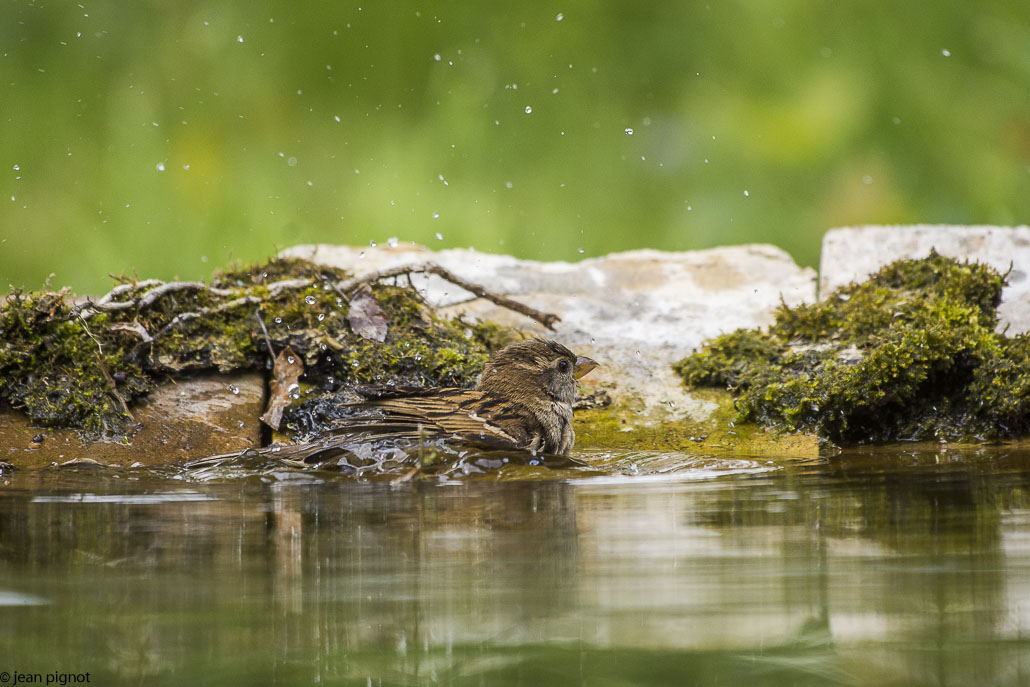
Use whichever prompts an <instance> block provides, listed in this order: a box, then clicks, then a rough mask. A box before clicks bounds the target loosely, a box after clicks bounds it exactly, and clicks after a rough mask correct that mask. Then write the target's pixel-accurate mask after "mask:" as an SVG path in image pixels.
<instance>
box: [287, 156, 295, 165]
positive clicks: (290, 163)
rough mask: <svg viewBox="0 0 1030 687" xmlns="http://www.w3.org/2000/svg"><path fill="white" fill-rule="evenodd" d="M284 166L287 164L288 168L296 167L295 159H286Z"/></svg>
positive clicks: (291, 157)
mask: <svg viewBox="0 0 1030 687" xmlns="http://www.w3.org/2000/svg"><path fill="white" fill-rule="evenodd" d="M286 164H288V165H289V166H290V167H296V166H297V158H295V157H293V156H292V155H291V156H290V157H288V158H286Z"/></svg>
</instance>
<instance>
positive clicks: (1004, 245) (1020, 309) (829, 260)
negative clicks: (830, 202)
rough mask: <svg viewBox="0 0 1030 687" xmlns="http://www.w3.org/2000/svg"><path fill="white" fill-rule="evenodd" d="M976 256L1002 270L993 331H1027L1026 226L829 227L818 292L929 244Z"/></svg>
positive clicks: (925, 250)
mask: <svg viewBox="0 0 1030 687" xmlns="http://www.w3.org/2000/svg"><path fill="white" fill-rule="evenodd" d="M931 248H933V249H936V251H937V252H938V253H940V254H941V255H947V256H948V257H952V258H956V259H959V260H976V261H978V262H981V263H985V264H987V265H990V266H991V267H993V268H994V269H996V270H998V271H999V272H1001V273H1002V274H1004V273H1005V272H1008V271H1009V268H1010V267H1011V268H1012V271H1011V272H1009V275H1008V286H1006V287H1005V289H1004V290H1003V291H1002V303H1001V306H1000V307H999V308H998V318H999V323H998V330H999V331H1001V330H1004V329H1005V327H1006V326H1007V327H1008V328H1009V329H1008V333H1009V334H1015V333H1016V332H1025V331H1030V279H1027V275H1028V274H1030V227H1026V226H1019V227H990V226H968V227H963V226H947V225H928V224H919V225H913V226H866V227H844V228H841V229H832V230H830V231H829V232H827V233H826V236H825V237H824V238H823V251H822V260H821V264H820V269H819V292H820V293H821V294H826V293H829V292H830V291H832V290H833V289H835V288H838V287H840V286H844V285H845V284H848V283H850V282H852V281H856V280H859V281H860V280H862V279H865V278H866V277H868V276H869V275H871V274H873V273H874V272H876V271H877V270H878V269H880V268H881V267H883V266H884V265H888V264H890V263H892V262H894V261H895V260H901V259H911V258H925V257H926V256H927V255H928V254H929V253H930V249H931Z"/></svg>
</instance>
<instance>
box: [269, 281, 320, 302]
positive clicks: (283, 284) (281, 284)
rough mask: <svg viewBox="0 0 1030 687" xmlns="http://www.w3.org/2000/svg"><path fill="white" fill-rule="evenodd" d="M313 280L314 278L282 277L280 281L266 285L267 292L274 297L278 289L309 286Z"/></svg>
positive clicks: (277, 293)
mask: <svg viewBox="0 0 1030 687" xmlns="http://www.w3.org/2000/svg"><path fill="white" fill-rule="evenodd" d="M314 281H315V280H314V279H284V280H282V281H277V282H273V283H271V284H269V285H268V294H269V295H270V296H272V297H273V298H275V297H276V296H278V295H279V292H280V291H285V290H286V289H303V288H305V287H307V286H311V285H312V284H313V283H314Z"/></svg>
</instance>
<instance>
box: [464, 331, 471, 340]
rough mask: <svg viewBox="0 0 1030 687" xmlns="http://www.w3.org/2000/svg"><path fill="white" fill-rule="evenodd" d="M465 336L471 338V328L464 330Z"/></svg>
mask: <svg viewBox="0 0 1030 687" xmlns="http://www.w3.org/2000/svg"><path fill="white" fill-rule="evenodd" d="M465 338H466V339H471V338H472V330H471V329H466V330H465Z"/></svg>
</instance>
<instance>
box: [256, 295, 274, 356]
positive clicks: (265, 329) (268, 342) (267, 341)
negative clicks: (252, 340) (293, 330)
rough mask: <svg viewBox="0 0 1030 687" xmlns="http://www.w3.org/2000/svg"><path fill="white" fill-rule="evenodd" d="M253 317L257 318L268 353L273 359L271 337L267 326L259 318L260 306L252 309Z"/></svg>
mask: <svg viewBox="0 0 1030 687" xmlns="http://www.w3.org/2000/svg"><path fill="white" fill-rule="evenodd" d="M254 317H256V318H257V321H258V324H260V325H261V332H262V333H263V334H264V335H265V345H266V346H268V355H270V356H272V358H271V359H272V360H273V361H274V360H275V351H274V350H273V349H272V337H270V336H269V335H268V327H266V326H265V321H264V320H263V319H261V308H258V309H257V310H255V311H254Z"/></svg>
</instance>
